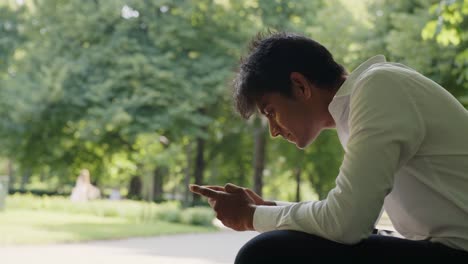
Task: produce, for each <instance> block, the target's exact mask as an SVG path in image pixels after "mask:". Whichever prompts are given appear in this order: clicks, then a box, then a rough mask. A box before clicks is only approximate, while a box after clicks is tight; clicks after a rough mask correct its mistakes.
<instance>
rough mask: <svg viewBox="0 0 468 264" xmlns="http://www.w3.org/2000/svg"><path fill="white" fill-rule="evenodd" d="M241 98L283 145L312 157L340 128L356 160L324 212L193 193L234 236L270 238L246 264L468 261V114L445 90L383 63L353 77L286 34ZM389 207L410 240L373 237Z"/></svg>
mask: <svg viewBox="0 0 468 264" xmlns="http://www.w3.org/2000/svg"><path fill="white" fill-rule="evenodd" d="M234 95H235V101H236V106H237V110H238V111H239V112H240V114H241V115H242V116H243V117H244V118H248V117H249V116H250V115H251V114H252V113H253V112H254V111H255V109H256V108H258V110H259V111H260V112H261V113H262V114H263V115H264V116H266V118H268V121H269V125H270V132H271V135H272V136H273V137H276V136H282V137H283V138H285V139H286V140H288V141H290V142H292V143H294V144H296V146H297V147H298V148H305V147H306V146H307V145H308V144H309V143H311V142H312V141H313V140H314V139H315V138H316V137H317V136H318V134H319V133H320V131H322V130H323V129H327V128H336V130H337V132H338V137H339V139H340V142H341V144H342V145H343V148H344V149H345V156H344V160H343V164H342V165H341V167H340V172H339V174H338V176H337V178H336V187H335V188H334V189H333V190H331V191H330V192H329V194H328V196H327V198H326V199H324V200H321V201H307V202H300V203H285V202H269V201H264V200H263V199H262V198H261V197H259V196H258V195H256V194H255V193H253V192H252V191H251V190H249V189H245V188H241V187H237V186H234V185H232V184H228V185H226V186H225V187H220V186H196V185H193V186H191V190H192V191H193V192H196V193H199V194H201V195H203V196H206V197H208V202H209V203H210V205H211V206H212V207H213V209H214V210H215V212H216V214H217V218H219V219H220V220H221V221H222V222H223V223H224V224H225V225H226V226H228V227H230V228H232V229H234V230H239V231H241V230H257V231H259V232H262V234H261V235H259V236H257V237H256V238H254V239H252V240H251V241H250V242H248V243H247V244H246V245H245V246H244V247H243V248H242V249H241V250H240V252H239V254H238V256H237V259H236V263H262V262H265V263H271V262H272V260H274V261H280V260H285V261H289V262H291V263H302V262H301V261H303V262H304V263H310V262H311V261H312V260H316V259H320V257H325V259H326V260H333V259H334V258H337V257H340V258H345V259H347V260H354V259H360V260H365V259H366V258H369V259H375V257H376V256H379V257H384V258H385V259H388V258H389V257H392V256H393V257H395V256H425V257H430V258H433V257H436V256H440V257H447V256H462V257H465V258H466V257H467V256H468V252H467V251H468V140H466V137H467V135H468V112H467V111H466V109H465V108H464V107H463V106H462V105H461V104H460V103H459V102H458V101H457V100H456V99H455V98H454V97H453V96H452V95H450V94H449V93H448V92H447V91H446V90H445V89H443V88H442V87H441V86H439V85H438V84H436V83H435V82H433V81H431V80H430V79H428V78H426V77H424V76H423V75H421V74H419V73H418V72H416V71H415V70H413V69H411V68H409V67H406V66H404V65H401V64H396V63H388V62H386V61H385V58H384V57H383V56H381V55H380V56H375V57H373V58H371V59H369V60H368V61H366V62H364V63H363V64H361V65H360V66H359V67H358V68H357V69H355V70H354V71H353V72H352V73H351V74H349V75H348V74H347V73H346V71H345V70H344V68H343V67H342V66H341V65H340V64H338V63H336V62H335V61H334V59H333V57H332V55H331V54H330V52H329V51H328V50H327V49H326V48H325V47H323V46H322V45H320V44H319V43H317V42H315V41H313V40H311V39H309V38H306V37H304V36H299V35H294V34H288V33H279V34H273V35H270V36H268V37H265V38H260V39H258V40H256V41H254V42H253V45H252V48H251V53H250V54H249V55H248V56H247V57H246V59H244V60H243V61H242V62H241V66H240V70H239V72H238V74H237V78H236V81H235V93H234ZM382 208H384V209H385V210H386V211H387V213H388V215H389V217H390V219H391V221H392V223H393V225H394V227H395V229H396V230H397V231H398V232H399V233H400V234H402V235H403V236H404V237H405V238H404V239H402V238H395V237H389V236H382V235H373V234H372V231H373V229H374V225H375V223H376V222H377V220H378V218H379V216H380V213H381V212H382ZM379 261H380V260H379Z"/></svg>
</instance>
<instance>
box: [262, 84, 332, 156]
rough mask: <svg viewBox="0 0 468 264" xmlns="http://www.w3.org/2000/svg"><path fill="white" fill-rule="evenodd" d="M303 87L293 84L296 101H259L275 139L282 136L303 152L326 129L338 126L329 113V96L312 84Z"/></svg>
mask: <svg viewBox="0 0 468 264" xmlns="http://www.w3.org/2000/svg"><path fill="white" fill-rule="evenodd" d="M301 85H302V84H301V82H299V84H298V82H296V84H293V98H289V97H286V96H283V95H281V94H279V93H270V94H266V95H264V96H262V97H261V98H260V99H259V100H258V102H257V107H258V109H259V111H260V113H262V114H263V115H264V116H265V117H266V118H267V119H268V123H269V126H270V133H271V136H272V137H277V136H282V137H283V138H284V139H286V140H288V141H289V142H291V143H294V144H296V146H297V147H298V148H300V149H303V148H305V147H306V146H307V145H309V144H310V143H311V142H313V141H314V140H315V138H316V137H317V136H318V135H319V134H320V132H321V131H322V130H323V129H324V128H331V127H334V125H335V124H334V121H333V119H332V118H331V115H330V113H329V112H328V104H329V99H327V98H328V97H329V96H327V95H326V92H324V91H323V90H320V89H318V88H315V87H311V86H310V85H309V84H305V85H302V86H301Z"/></svg>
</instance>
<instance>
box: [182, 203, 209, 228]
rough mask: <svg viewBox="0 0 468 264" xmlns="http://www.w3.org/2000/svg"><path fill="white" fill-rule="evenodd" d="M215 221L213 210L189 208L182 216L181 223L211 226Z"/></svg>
mask: <svg viewBox="0 0 468 264" xmlns="http://www.w3.org/2000/svg"><path fill="white" fill-rule="evenodd" d="M213 219H214V213H213V210H211V208H207V207H193V208H188V209H185V210H184V211H183V212H182V215H181V223H183V224H188V225H197V226H211V225H212V224H213Z"/></svg>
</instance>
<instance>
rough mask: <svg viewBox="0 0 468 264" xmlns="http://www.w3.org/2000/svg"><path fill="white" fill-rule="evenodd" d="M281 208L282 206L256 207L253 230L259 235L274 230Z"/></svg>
mask: <svg viewBox="0 0 468 264" xmlns="http://www.w3.org/2000/svg"><path fill="white" fill-rule="evenodd" d="M283 208H284V206H265V205H258V206H256V208H255V212H254V217H253V227H254V229H255V230H256V231H258V232H260V233H263V232H267V231H272V230H276V226H277V222H278V217H279V216H280V215H281V211H282V210H283Z"/></svg>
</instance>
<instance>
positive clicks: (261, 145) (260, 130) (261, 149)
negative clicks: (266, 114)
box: [253, 118, 266, 196]
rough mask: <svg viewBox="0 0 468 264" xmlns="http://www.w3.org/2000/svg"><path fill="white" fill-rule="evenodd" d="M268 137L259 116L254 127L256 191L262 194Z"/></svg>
mask: <svg viewBox="0 0 468 264" xmlns="http://www.w3.org/2000/svg"><path fill="white" fill-rule="evenodd" d="M265 149H266V137H265V127H264V125H263V123H262V120H261V119H260V118H257V120H256V122H255V127H254V188H253V189H254V192H256V193H257V194H258V195H260V196H262V189H263V169H264V168H265Z"/></svg>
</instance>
